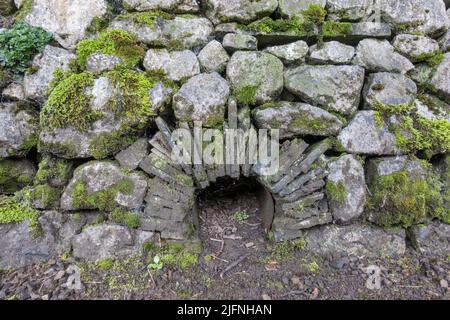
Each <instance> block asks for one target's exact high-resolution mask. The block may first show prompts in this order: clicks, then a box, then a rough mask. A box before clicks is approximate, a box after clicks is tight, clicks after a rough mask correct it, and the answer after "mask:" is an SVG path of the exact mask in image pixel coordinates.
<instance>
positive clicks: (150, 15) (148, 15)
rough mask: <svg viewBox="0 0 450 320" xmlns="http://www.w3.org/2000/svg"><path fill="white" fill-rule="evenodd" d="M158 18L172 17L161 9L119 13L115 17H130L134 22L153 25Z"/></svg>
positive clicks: (168, 18)
mask: <svg viewBox="0 0 450 320" xmlns="http://www.w3.org/2000/svg"><path fill="white" fill-rule="evenodd" d="M158 18H162V19H167V20H170V19H172V15H171V14H169V13H166V12H163V11H147V12H133V13H126V14H121V15H119V16H118V17H117V19H121V20H123V19H131V20H132V21H133V22H134V23H135V24H138V25H145V26H148V27H153V25H154V24H155V22H156V20H157V19H158Z"/></svg>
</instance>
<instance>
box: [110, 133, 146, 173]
mask: <svg viewBox="0 0 450 320" xmlns="http://www.w3.org/2000/svg"><path fill="white" fill-rule="evenodd" d="M149 149H150V145H149V143H148V139H147V138H141V139H139V140H137V141H136V142H135V143H133V144H132V145H131V146H129V147H128V148H126V149H124V150H122V151H120V152H119V153H118V154H116V156H115V159H116V160H117V161H118V162H119V163H120V165H121V166H122V167H124V168H127V169H130V170H135V169H137V168H138V167H139V164H140V163H141V161H142V160H144V158H145V157H146V156H148V154H149V153H150V150H149Z"/></svg>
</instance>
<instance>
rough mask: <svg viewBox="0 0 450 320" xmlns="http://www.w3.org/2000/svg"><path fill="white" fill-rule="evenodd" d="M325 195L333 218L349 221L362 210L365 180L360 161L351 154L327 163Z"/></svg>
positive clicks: (358, 215) (339, 220)
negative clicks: (327, 172) (327, 173)
mask: <svg viewBox="0 0 450 320" xmlns="http://www.w3.org/2000/svg"><path fill="white" fill-rule="evenodd" d="M328 170H329V175H328V182H327V184H328V186H329V187H328V188H327V196H328V203H329V206H330V210H331V213H332V214H333V217H334V220H335V221H337V222H339V223H343V224H346V223H349V222H351V221H353V220H355V219H357V218H359V217H360V216H361V215H362V213H363V212H364V205H365V202H366V189H367V187H366V181H365V176H364V168H363V166H362V164H361V162H360V161H359V160H358V159H357V158H356V157H355V156H353V155H344V156H342V157H340V158H339V159H337V160H335V161H332V162H330V163H329V165H328Z"/></svg>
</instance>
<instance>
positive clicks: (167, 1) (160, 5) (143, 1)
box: [123, 0, 200, 13]
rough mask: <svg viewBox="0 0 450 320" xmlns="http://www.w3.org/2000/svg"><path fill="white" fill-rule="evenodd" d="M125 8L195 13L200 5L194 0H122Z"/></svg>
mask: <svg viewBox="0 0 450 320" xmlns="http://www.w3.org/2000/svg"><path fill="white" fill-rule="evenodd" d="M123 3H124V5H125V6H126V7H127V8H131V9H134V10H136V11H152V10H165V11H170V12H176V13H196V12H198V11H199V9H200V6H199V4H198V3H197V1H196V0H124V1H123Z"/></svg>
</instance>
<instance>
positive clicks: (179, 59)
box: [144, 49, 200, 81]
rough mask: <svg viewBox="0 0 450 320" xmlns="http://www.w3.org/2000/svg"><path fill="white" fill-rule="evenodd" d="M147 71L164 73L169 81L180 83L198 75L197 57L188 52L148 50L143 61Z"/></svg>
mask: <svg viewBox="0 0 450 320" xmlns="http://www.w3.org/2000/svg"><path fill="white" fill-rule="evenodd" d="M144 67H145V69H147V70H148V71H153V72H158V71H162V72H164V73H165V74H166V75H167V77H168V78H169V79H170V80H173V81H180V80H183V79H188V78H191V77H193V76H195V75H197V74H199V73H200V64H199V62H198V59H197V56H196V55H195V54H194V53H193V52H192V51H190V50H184V51H171V52H169V51H168V50H166V49H150V50H148V51H147V54H146V55H145V59H144Z"/></svg>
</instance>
